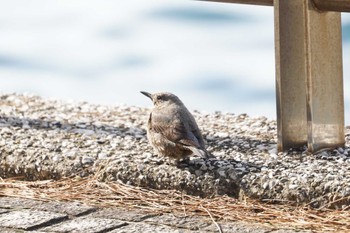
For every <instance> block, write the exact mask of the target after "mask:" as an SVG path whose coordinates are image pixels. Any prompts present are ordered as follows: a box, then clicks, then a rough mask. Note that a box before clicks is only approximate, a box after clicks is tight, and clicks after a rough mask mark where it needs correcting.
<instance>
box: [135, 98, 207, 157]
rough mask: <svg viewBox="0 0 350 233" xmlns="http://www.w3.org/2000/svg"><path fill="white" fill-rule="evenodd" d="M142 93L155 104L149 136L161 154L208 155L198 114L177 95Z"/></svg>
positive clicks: (148, 129)
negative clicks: (197, 118)
mask: <svg viewBox="0 0 350 233" xmlns="http://www.w3.org/2000/svg"><path fill="white" fill-rule="evenodd" d="M141 93H142V94H144V95H146V96H147V97H149V98H150V99H151V100H152V101H153V104H154V108H153V110H152V112H151V114H150V117H149V119H148V124H147V137H148V140H149V141H150V143H151V145H152V147H153V148H154V150H155V151H156V153H157V154H158V155H162V156H167V157H170V158H173V159H176V160H179V159H183V158H186V157H187V156H190V155H198V156H202V157H208V152H207V151H206V149H205V143H204V140H203V136H202V134H201V132H200V130H199V128H198V125H197V123H196V121H195V119H194V117H193V116H192V114H191V113H190V112H189V111H188V109H187V108H186V107H185V105H184V104H183V103H182V101H181V100H180V99H179V98H178V97H177V96H176V95H174V94H171V93H168V92H162V93H155V94H150V93H147V92H141Z"/></svg>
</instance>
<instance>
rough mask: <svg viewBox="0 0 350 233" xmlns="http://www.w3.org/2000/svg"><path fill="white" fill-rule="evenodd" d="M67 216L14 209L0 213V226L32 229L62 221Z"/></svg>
mask: <svg viewBox="0 0 350 233" xmlns="http://www.w3.org/2000/svg"><path fill="white" fill-rule="evenodd" d="M67 217H68V216H67V215H65V214H59V213H51V212H45V211H35V210H26V209H23V210H16V211H12V212H8V213H3V214H1V215H0V227H9V228H19V229H24V230H32V229H36V228H39V227H41V226H45V225H48V224H52V223H55V222H59V221H62V220H64V219H66V218H67Z"/></svg>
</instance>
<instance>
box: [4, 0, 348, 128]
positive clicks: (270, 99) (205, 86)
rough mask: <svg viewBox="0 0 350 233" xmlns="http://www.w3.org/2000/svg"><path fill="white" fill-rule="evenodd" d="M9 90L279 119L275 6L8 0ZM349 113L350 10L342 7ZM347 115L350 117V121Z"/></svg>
mask: <svg viewBox="0 0 350 233" xmlns="http://www.w3.org/2000/svg"><path fill="white" fill-rule="evenodd" d="M0 2H1V7H0V32H1V34H0V83H1V85H0V92H1V93H13V92H17V93H30V94H37V95H40V96H43V97H46V98H53V99H63V100H75V101H81V100H83V101H88V102H91V103H98V104H107V105H116V104H127V105H137V106H147V107H148V106H151V102H150V101H149V100H148V99H146V98H145V97H144V96H143V95H141V94H140V93H139V91H149V92H158V91H169V92H173V93H175V94H177V95H178V96H179V97H180V98H181V99H182V100H183V101H184V102H185V104H186V105H187V106H188V108H189V109H191V110H195V109H196V110H200V111H202V112H213V111H223V112H232V113H237V114H239V113H248V114H249V115H251V116H267V117H269V118H271V119H275V118H276V110H275V108H276V107H275V57H274V56H275V55H274V25H273V8H272V7H264V6H250V5H240V4H224V3H213V2H201V1H188V0H186V1H185V0H177V1H169V0H162V1H156V0H149V1H145V0H128V1H107V0H98V1H97V0H85V1H80V0H75V1H66V0H59V1H43V0H13V1H3V0H0ZM342 20H343V64H344V82H345V85H344V89H345V90H344V91H345V106H346V119H348V118H349V116H350V115H349V114H350V106H349V104H350V90H349V79H350V69H349V64H350V63H349V60H350V15H349V14H342ZM347 123H349V121H348V120H347Z"/></svg>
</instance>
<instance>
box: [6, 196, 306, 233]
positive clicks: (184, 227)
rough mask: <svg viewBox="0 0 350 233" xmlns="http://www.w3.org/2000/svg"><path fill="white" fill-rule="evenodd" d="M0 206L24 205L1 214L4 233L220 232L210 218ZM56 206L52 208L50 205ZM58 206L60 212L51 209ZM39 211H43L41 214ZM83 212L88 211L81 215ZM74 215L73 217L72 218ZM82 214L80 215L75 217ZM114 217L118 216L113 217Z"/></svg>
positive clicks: (248, 226) (259, 232) (260, 230)
mask: <svg viewBox="0 0 350 233" xmlns="http://www.w3.org/2000/svg"><path fill="white" fill-rule="evenodd" d="M0 202H1V203H4V202H8V203H13V204H15V203H17V204H21V203H22V202H23V205H22V206H21V207H20V205H14V207H11V206H10V205H8V206H7V207H6V208H4V209H5V210H6V211H5V212H0V232H2V233H15V232H16V233H20V232H31V233H43V232H47V233H52V232H56V233H58V232H60V233H62V232H67V233H68V232H75V233H87V232H91V233H92V232H113V233H116V232H118V233H119V232H125V233H139V232H146V233H151V232H152V233H153V232H158V233H175V232H176V233H198V232H203V233H206V232H207V233H210V232H219V230H218V228H217V226H216V225H215V224H213V222H211V221H210V220H208V218H201V217H195V218H194V217H180V216H174V215H172V214H163V215H150V214H149V213H144V212H142V211H128V210H126V209H121V208H95V207H90V206H84V205H81V206H80V205H77V204H76V203H75V202H41V201H40V202H39V201H35V200H27V199H24V198H10V197H0ZM51 203H53V204H51ZM52 206H57V207H59V206H60V208H56V209H55V208H52ZM37 209H41V211H38V210H37ZM82 209H89V210H90V211H85V212H84V213H82V212H81V211H82ZM70 213H72V214H70ZM76 213H81V214H76ZM111 213H115V214H114V215H111ZM218 224H219V226H220V229H221V230H222V232H225V233H248V232H250V233H277V232H288V233H295V232H303V233H304V232H309V231H293V230H285V231H280V230H281V229H279V230H276V229H273V228H270V227H267V226H264V225H259V224H252V223H246V222H218Z"/></svg>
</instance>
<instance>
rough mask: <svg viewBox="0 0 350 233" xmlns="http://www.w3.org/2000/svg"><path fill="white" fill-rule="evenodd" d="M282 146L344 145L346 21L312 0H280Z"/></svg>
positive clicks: (277, 22) (278, 40)
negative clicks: (343, 33)
mask: <svg viewBox="0 0 350 233" xmlns="http://www.w3.org/2000/svg"><path fill="white" fill-rule="evenodd" d="M274 7H275V35H276V36H275V44H276V84H277V85H276V90H277V122H278V149H279V150H280V151H281V150H286V149H288V148H290V147H295V146H299V145H302V144H304V143H305V141H306V136H307V142H308V148H309V150H310V151H311V152H317V151H319V150H321V149H325V148H334V147H337V146H343V145H344V141H345V139H344V136H345V135H344V102H343V101H344V97H343V80H342V79H343V75H342V41H341V21H340V13H338V12H319V11H318V10H316V9H315V8H314V6H313V4H312V2H311V0H293V1H290V0H275V2H274Z"/></svg>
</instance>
